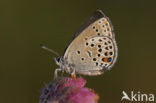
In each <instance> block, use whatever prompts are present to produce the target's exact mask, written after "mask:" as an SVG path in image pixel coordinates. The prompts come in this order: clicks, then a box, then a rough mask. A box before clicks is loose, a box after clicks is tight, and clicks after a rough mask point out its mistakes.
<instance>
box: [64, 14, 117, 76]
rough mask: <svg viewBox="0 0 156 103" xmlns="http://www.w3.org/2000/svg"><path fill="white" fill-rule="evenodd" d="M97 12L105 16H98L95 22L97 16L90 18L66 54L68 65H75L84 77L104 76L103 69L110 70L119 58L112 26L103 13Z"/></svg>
mask: <svg viewBox="0 0 156 103" xmlns="http://www.w3.org/2000/svg"><path fill="white" fill-rule="evenodd" d="M97 12H98V11H97ZM97 12H96V14H98V15H99V13H101V15H103V16H101V15H100V16H97V17H98V18H97V20H93V19H95V17H96V16H95V14H94V15H93V17H90V18H89V21H88V22H89V25H88V26H87V27H85V26H84V27H83V30H82V29H81V30H79V33H80V34H79V35H77V36H76V37H75V38H74V39H73V41H72V42H71V43H70V45H69V46H68V48H67V49H66V51H65V54H64V58H65V60H67V62H68V64H72V65H74V69H75V70H76V72H78V73H80V74H84V75H99V74H102V73H103V69H104V68H106V69H108V68H110V67H111V66H112V65H113V64H114V62H115V60H116V57H117V53H116V51H117V47H116V42H115V38H114V34H113V28H112V25H111V23H110V21H109V20H108V18H107V17H106V16H104V14H103V13H102V12H101V11H99V13H97ZM91 20H92V21H91ZM91 22H92V23H91Z"/></svg>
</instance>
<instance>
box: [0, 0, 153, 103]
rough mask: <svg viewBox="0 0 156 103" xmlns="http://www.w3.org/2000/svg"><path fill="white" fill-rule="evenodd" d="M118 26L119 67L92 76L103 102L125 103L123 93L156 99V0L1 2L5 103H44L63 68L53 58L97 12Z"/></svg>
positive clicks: (0, 89) (0, 86)
mask: <svg viewBox="0 0 156 103" xmlns="http://www.w3.org/2000/svg"><path fill="white" fill-rule="evenodd" d="M96 9H101V10H102V11H103V12H104V13H105V14H106V15H107V16H108V17H109V18H110V19H111V21H112V23H113V26H114V29H115V34H116V40H117V44H118V48H119V57H118V60H117V63H116V64H115V66H114V67H113V68H112V70H111V71H108V72H106V73H105V74H104V75H102V76H96V77H87V76H85V77H84V78H85V79H86V80H87V86H88V87H90V88H94V90H95V91H96V92H97V93H98V94H99V95H100V102H99V103H121V101H120V100H121V96H122V91H123V90H125V91H126V92H127V93H130V91H132V90H134V91H135V92H137V91H140V92H141V93H153V94H155V95H156V82H155V81H156V66H155V65H156V1H155V0H153V1H152V0H116V1H115V0H77V1H76V0H72V1H70V0H69V1H68V0H64V1H63V0H62V1H61V0H1V1H0V103H38V100H39V95H40V90H41V88H42V87H43V86H44V84H45V83H48V82H49V81H51V80H52V79H53V72H54V70H55V68H57V66H56V64H55V62H54V60H53V58H54V57H55V56H54V55H53V54H51V53H49V52H47V51H44V50H42V49H41V48H40V46H39V45H40V44H41V43H42V44H45V45H46V46H48V47H49V48H52V49H54V50H56V51H58V52H59V53H60V54H61V53H63V52H64V49H65V46H66V44H67V43H68V41H69V40H70V39H71V37H72V36H73V34H74V33H75V32H76V31H77V29H78V28H79V26H80V24H81V23H82V22H83V20H85V19H86V18H87V17H88V15H90V13H91V12H93V11H95V10H96Z"/></svg>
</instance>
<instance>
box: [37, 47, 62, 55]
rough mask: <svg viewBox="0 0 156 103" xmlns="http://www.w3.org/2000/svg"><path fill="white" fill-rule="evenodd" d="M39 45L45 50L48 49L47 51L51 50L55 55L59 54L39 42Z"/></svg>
mask: <svg viewBox="0 0 156 103" xmlns="http://www.w3.org/2000/svg"><path fill="white" fill-rule="evenodd" d="M40 46H41V48H42V49H44V50H47V51H49V52H51V53H53V54H55V55H57V56H60V55H59V54H58V53H57V52H56V51H54V50H52V49H50V48H48V47H46V46H45V45H43V44H41V45H40Z"/></svg>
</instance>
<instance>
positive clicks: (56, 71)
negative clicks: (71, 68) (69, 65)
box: [54, 68, 62, 79]
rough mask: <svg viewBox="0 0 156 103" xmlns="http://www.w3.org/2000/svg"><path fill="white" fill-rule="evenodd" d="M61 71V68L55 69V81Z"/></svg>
mask: <svg viewBox="0 0 156 103" xmlns="http://www.w3.org/2000/svg"><path fill="white" fill-rule="evenodd" d="M59 71H62V69H61V68H57V69H55V74H54V79H55V78H57V73H58V72H59Z"/></svg>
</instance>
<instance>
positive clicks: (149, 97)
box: [121, 91, 155, 102]
mask: <svg viewBox="0 0 156 103" xmlns="http://www.w3.org/2000/svg"><path fill="white" fill-rule="evenodd" d="M122 95H123V96H122V98H121V101H126V100H127V101H141V102H154V100H155V95H154V94H152V93H150V94H146V93H141V92H140V91H138V92H134V91H131V92H130V94H129V95H128V94H127V93H126V92H125V91H122Z"/></svg>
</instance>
